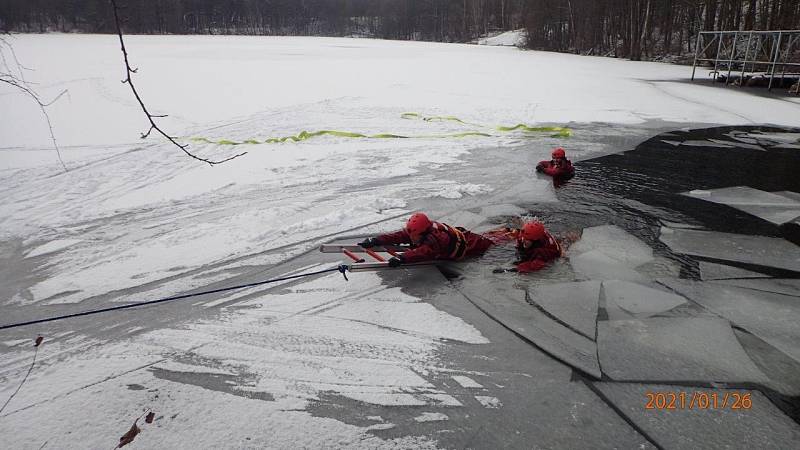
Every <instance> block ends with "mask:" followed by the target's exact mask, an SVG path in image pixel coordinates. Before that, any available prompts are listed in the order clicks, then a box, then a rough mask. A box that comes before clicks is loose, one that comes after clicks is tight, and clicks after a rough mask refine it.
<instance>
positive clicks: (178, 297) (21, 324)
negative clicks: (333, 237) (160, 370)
mask: <svg viewBox="0 0 800 450" xmlns="http://www.w3.org/2000/svg"><path fill="white" fill-rule="evenodd" d="M348 269H349V267H348V266H347V265H346V264H340V265H339V266H337V267H332V268H330V269H324V270H318V271H316V272H309V273H301V274H299V275H291V276H288V277H282V278H274V279H272V280H266V281H259V282H256V283H248V284H241V285H239V286H233V287H227V288H221V289H214V290H211V291H203V292H195V293H194V294H183V295H176V296H174V297H166V298H160V299H158V300H151V301H148V302H141V303H131V304H129V305H120V306H112V307H110V308H102V309H93V310H90V311H83V312H78V313H73V314H65V315H62V316H54V317H48V318H45V319H37V320H31V321H28V322H19V323H12V324H9V325H1V326H0V330H6V329H9V328H18V327H24V326H27V325H34V324H37V323H44V322H55V321H56V320H62V319H69V318H72V317H80V316H90V315H93V314H100V313H104V312H109V311H117V310H120V309H128V308H136V307H139V306H147V305H154V304H157V303H164V302H170V301H172V300H181V299H184V298H190V297H198V296H200V295H206V294H216V293H218V292H225V291H232V290H235V289H242V288H248V287H254V286H261V285H263V284H269V283H277V282H278V281H286V280H292V279H295V278H302V277H310V276H312V275H319V274H321V273H328V272H334V271H338V272H340V273H341V274H342V276H344V279H345V280H347V274H346V273H345V272H346V271H347V270H348Z"/></svg>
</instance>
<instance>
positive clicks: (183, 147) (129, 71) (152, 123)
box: [109, 0, 247, 166]
mask: <svg viewBox="0 0 800 450" xmlns="http://www.w3.org/2000/svg"><path fill="white" fill-rule="evenodd" d="M109 1H110V2H111V7H112V8H113V11H114V23H115V25H116V27H117V36H119V45H120V48H121V50H122V56H123V59H124V60H125V79H124V80H122V82H123V83H126V84H127V85H128V86H130V88H131V91H132V92H133V95H134V97H136V101H137V102H139V106H141V108H142V111H144V114H145V115H146V116H147V120H148V121H150V129H148V130H147V132H146V133H143V134H142V136H141V138H142V139H144V138H146V137H148V136H149V135H150V133H151V132H152V131H153V130H155V131H157V132H158V133H159V134H160V135H162V136H164V138H166V139H167V140H168V141H170V142H171V143H172V144H174V145H175V146H176V147H178V148H179V149H181V150H182V151H183V152H184V153H186V154H187V155H188V156H190V157H192V158H194V159H196V160H198V161H203V162H204V163H207V164H209V165H212V166H213V165H216V164H222V163H224V162H227V161H230V160H232V159H236V158H238V157H240V156H242V155H246V154H247V152H242V153H239V154H237V155H233V156H231V157H229V158H225V159H222V160H219V161H214V160H210V159H206V158H202V157H200V156H197V155H195V154H193V153H191V152H190V151H189V150H187V148H188V147H189V145H188V144H181V143H179V142H178V141H176V140H175V138H173V137H172V136H170V135H168V134H167V133H165V132H164V130H162V129H161V128H159V127H158V125H157V124H156V122H155V120H154V119H156V118H160V117H166V115H157V114H151V113H150V111H148V110H147V107H146V106H145V104H144V102H143V101H142V98H141V96H140V95H139V92H138V91H137V90H136V86H134V85H133V79H132V78H131V74H134V73H136V71H137V70H138V69H133V68H131V64H130V61H129V60H128V50H127V49H126V48H125V41H124V40H123V38H122V25H121V24H120V20H119V7H118V6H117V2H116V0H109Z"/></svg>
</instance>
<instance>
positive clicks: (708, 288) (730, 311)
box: [659, 279, 800, 361]
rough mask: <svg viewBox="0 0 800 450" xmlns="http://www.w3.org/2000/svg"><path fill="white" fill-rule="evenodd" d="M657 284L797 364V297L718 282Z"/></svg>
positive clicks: (799, 320)
mask: <svg viewBox="0 0 800 450" xmlns="http://www.w3.org/2000/svg"><path fill="white" fill-rule="evenodd" d="M659 281H660V282H662V283H664V284H665V285H667V286H669V287H670V288H672V289H675V290H676V291H678V292H680V293H681V294H683V295H685V296H687V297H689V298H690V299H691V300H693V301H695V302H697V303H699V304H701V305H703V306H705V307H706V308H708V309H710V310H711V311H713V312H715V313H717V314H719V315H721V316H722V317H725V318H726V319H728V320H730V321H731V322H733V323H734V324H736V325H738V326H740V327H742V328H744V329H745V330H747V331H749V332H750V333H752V334H755V335H756V336H758V337H760V338H761V339H763V340H765V341H766V342H768V343H769V344H771V345H773V346H774V347H776V348H777V349H779V350H781V351H783V352H784V353H786V354H787V355H789V356H791V357H793V358H794V359H795V360H797V361H800V326H798V324H800V303H798V301H797V298H796V297H792V296H788V295H781V294H773V293H771V292H764V291H757V290H753V289H744V288H740V287H735V286H725V285H723V284H720V283H702V282H696V281H691V280H680V279H663V280H659Z"/></svg>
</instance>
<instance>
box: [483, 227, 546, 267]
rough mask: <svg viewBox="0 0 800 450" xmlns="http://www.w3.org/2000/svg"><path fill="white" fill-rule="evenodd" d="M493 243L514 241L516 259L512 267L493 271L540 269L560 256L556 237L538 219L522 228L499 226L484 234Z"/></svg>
mask: <svg viewBox="0 0 800 450" xmlns="http://www.w3.org/2000/svg"><path fill="white" fill-rule="evenodd" d="M485 236H486V237H488V238H489V239H491V240H492V241H493V242H494V243H495V244H502V243H505V242H509V241H515V244H516V245H515V246H516V249H517V260H516V261H514V266H515V267H514V268H512V269H495V272H498V273H499V272H520V273H529V272H536V271H538V270H542V269H544V268H545V267H547V266H548V265H549V264H550V263H551V262H552V261H553V260H555V259H557V258H559V257H561V254H562V249H561V244H560V243H559V242H558V239H556V238H555V237H553V235H552V234H550V233H549V232H548V231H547V230H546V229H545V227H544V225H543V224H542V223H541V222H539V221H536V220H534V221H531V222H527V223H525V224H524V225H523V226H522V228H520V229H515V228H507V227H504V228H500V229H497V230H492V231H489V232H487V233H486V234H485Z"/></svg>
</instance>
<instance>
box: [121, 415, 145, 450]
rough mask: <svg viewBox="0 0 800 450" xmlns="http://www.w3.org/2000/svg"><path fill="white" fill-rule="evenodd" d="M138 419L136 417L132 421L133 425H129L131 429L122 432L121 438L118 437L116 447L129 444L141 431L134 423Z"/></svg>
mask: <svg viewBox="0 0 800 450" xmlns="http://www.w3.org/2000/svg"><path fill="white" fill-rule="evenodd" d="M138 421H139V419H136V420H135V421H134V422H133V426H132V427H131V429H130V430H128V432H127V433H125V434H123V435H122V437H121V438H119V444H117V448H122V447H124V446H126V445H128V444H130V443H131V442H133V440H134V439H135V438H136V435H137V434H139V432H140V431H142V430H141V429H140V428H139V426H138V425H136V422H138Z"/></svg>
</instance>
